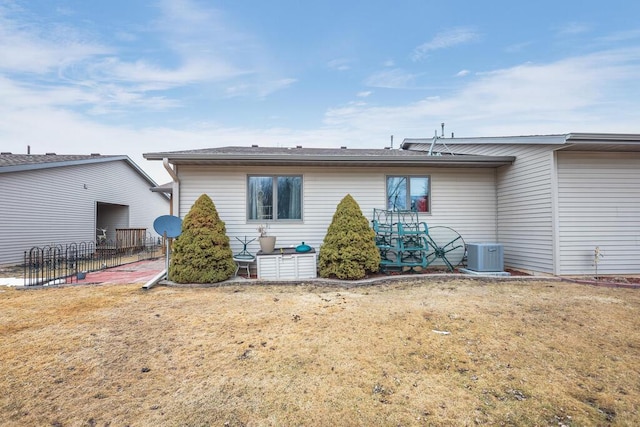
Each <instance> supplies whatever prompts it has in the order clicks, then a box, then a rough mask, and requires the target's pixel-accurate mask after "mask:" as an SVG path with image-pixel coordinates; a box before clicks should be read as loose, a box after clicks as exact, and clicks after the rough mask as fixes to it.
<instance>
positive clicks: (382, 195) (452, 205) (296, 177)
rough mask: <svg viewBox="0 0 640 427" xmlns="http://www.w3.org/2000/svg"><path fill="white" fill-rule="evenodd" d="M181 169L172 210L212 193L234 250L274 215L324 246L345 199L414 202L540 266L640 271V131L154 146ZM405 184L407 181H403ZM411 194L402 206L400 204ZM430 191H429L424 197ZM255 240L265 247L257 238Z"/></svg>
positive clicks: (284, 242) (285, 231)
mask: <svg viewBox="0 0 640 427" xmlns="http://www.w3.org/2000/svg"><path fill="white" fill-rule="evenodd" d="M144 157H145V158H146V159H148V160H159V161H163V163H164V166H165V168H166V169H167V170H168V172H169V173H170V175H171V176H172V177H173V184H172V185H173V188H172V190H173V199H172V204H173V205H172V212H173V214H174V215H177V216H180V217H184V216H185V215H186V214H187V212H188V211H189V209H190V208H191V206H192V205H193V203H194V202H195V200H196V199H197V198H198V197H199V196H200V195H201V194H203V193H206V194H208V195H209V196H210V197H211V198H212V200H213V201H214V203H215V205H216V208H217V210H218V213H219V214H220V217H221V218H222V220H223V221H225V223H226V227H227V233H228V235H229V236H230V240H231V244H232V248H233V250H234V252H238V251H240V250H241V249H242V244H241V243H240V240H242V239H244V238H245V236H246V237H247V238H249V239H251V238H254V237H257V235H258V231H257V228H258V226H259V225H261V224H268V226H269V234H271V235H275V236H276V237H277V247H294V246H296V245H299V244H300V243H301V242H302V241H304V242H305V243H306V244H308V245H310V246H312V247H314V248H316V249H318V248H319V247H320V245H321V243H322V241H323V239H324V235H325V233H326V231H327V228H328V226H329V224H330V222H331V219H332V216H333V214H334V212H335V208H336V206H337V204H338V203H339V202H340V200H341V199H342V198H343V197H344V196H345V195H346V194H351V196H353V197H354V199H355V200H356V201H357V202H358V204H359V205H360V208H361V209H362V211H363V213H364V214H365V216H367V217H368V218H369V219H373V210H374V209H385V208H398V209H405V208H412V209H415V210H417V211H418V215H419V216H420V219H421V220H423V221H424V222H426V223H427V224H428V225H429V227H434V226H447V227H451V228H453V229H454V230H455V231H457V232H458V233H459V234H460V235H461V236H462V237H463V238H464V241H465V242H466V243H471V242H477V243H482V242H491V243H500V244H502V245H503V247H504V261H505V266H506V267H511V268H515V269H521V270H525V271H529V272H532V273H536V274H554V275H582V274H593V272H594V252H595V248H596V247H599V248H600V250H601V251H602V253H603V254H604V257H603V258H601V259H600V260H599V264H598V267H599V270H598V271H599V274H639V273H640V135H610V134H575V133H574V134H566V135H547V136H515V137H498V138H439V137H435V138H424V139H423V138H418V139H405V140H404V142H403V144H402V146H401V148H400V149H373V150H368V149H347V148H341V149H314V148H302V147H295V148H269V147H258V146H255V145H254V146H252V147H221V148H212V149H202V150H187V151H173V152H158V153H146V154H144ZM398 188H401V190H397V189H398ZM398 198H399V199H400V204H399V205H396V204H395V203H396V201H397V200H398ZM418 198H424V199H425V200H426V202H425V201H420V200H418ZM249 249H250V250H251V251H252V252H253V253H256V252H257V251H258V250H259V247H258V244H257V242H255V241H254V242H253V243H251V245H250V247H249Z"/></svg>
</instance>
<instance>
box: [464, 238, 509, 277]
mask: <svg viewBox="0 0 640 427" xmlns="http://www.w3.org/2000/svg"><path fill="white" fill-rule="evenodd" d="M467 268H468V269H469V270H473V271H481V272H486V271H502V270H503V269H504V249H503V248H502V245H501V244H499V243H469V244H467Z"/></svg>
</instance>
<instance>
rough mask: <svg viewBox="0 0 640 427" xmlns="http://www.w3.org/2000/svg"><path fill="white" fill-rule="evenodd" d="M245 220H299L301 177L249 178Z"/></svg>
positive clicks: (300, 215)
mask: <svg viewBox="0 0 640 427" xmlns="http://www.w3.org/2000/svg"><path fill="white" fill-rule="evenodd" d="M247 188H248V193H249V194H248V195H247V201H248V202H247V204H248V206H247V211H248V214H247V218H248V219H250V220H258V221H264V220H273V221H279V220H301V219H302V177H301V176H250V177H249V185H248V186H247Z"/></svg>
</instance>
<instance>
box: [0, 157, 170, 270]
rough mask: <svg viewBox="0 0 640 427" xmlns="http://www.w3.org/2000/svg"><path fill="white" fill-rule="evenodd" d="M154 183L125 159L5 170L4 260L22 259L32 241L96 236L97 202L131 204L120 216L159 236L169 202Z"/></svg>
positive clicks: (0, 182) (1, 190)
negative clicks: (159, 224)
mask: <svg viewBox="0 0 640 427" xmlns="http://www.w3.org/2000/svg"><path fill="white" fill-rule="evenodd" d="M85 187H86V188H85ZM149 187H150V184H149V182H148V181H147V180H145V179H144V178H142V176H141V175H140V174H138V173H137V172H135V171H134V169H132V168H131V167H130V166H129V165H127V164H126V163H125V162H124V161H113V162H104V163H94V164H87V165H76V166H65V167H55V168H45V169H36V170H29V171H20V172H11V173H2V174H0V200H2V202H1V203H0V265H7V264H21V263H22V262H23V254H24V251H28V250H29V249H30V248H31V247H33V246H42V245H50V244H65V243H70V242H80V241H95V236H96V230H95V228H96V224H95V221H96V204H97V202H104V203H112V204H119V205H127V206H129V209H128V210H129V217H128V218H127V219H119V221H121V222H122V223H124V222H126V223H127V226H128V227H135V228H146V229H147V231H148V232H151V234H152V235H156V233H155V232H154V231H153V221H154V219H155V218H157V217H158V216H159V215H166V214H167V213H168V212H169V203H168V200H167V199H166V198H165V197H163V196H162V195H160V194H158V193H152V192H151V191H150V190H149ZM112 232H113V230H112ZM112 237H114V236H112V235H111V234H110V235H109V238H112Z"/></svg>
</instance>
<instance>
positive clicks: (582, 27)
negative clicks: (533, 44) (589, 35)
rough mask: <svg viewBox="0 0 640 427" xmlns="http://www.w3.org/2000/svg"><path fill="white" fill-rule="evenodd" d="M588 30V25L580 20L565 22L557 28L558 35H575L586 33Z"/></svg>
mask: <svg viewBox="0 0 640 427" xmlns="http://www.w3.org/2000/svg"><path fill="white" fill-rule="evenodd" d="M589 30H590V26H589V25H588V24H585V23H581V22H567V23H566V24H565V25H564V26H562V27H560V28H559V29H558V33H559V34H560V35H576V34H582V33H586V32H588V31H589Z"/></svg>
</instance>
